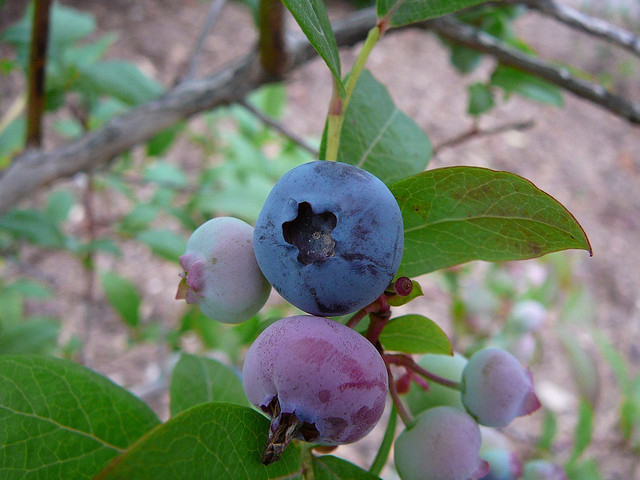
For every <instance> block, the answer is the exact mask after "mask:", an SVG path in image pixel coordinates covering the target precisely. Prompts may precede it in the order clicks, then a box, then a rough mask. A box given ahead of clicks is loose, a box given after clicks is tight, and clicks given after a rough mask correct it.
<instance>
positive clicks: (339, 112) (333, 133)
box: [325, 26, 380, 161]
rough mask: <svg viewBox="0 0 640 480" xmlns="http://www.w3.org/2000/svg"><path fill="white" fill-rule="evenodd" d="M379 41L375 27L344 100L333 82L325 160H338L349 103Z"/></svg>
mask: <svg viewBox="0 0 640 480" xmlns="http://www.w3.org/2000/svg"><path fill="white" fill-rule="evenodd" d="M378 40H380V27H378V26H375V27H373V28H372V29H371V30H369V34H368V35H367V38H366V40H365V41H364V44H363V45H362V50H360V53H359V54H358V58H356V61H355V63H354V64H353V67H352V68H351V72H349V76H348V77H347V81H346V84H345V96H344V98H343V99H341V98H340V96H339V94H338V87H337V84H336V80H335V79H334V81H333V94H332V96H331V102H330V103H329V113H328V114H327V151H326V155H325V157H326V158H325V160H330V161H336V160H338V147H339V145H340V133H341V132H342V124H343V122H344V114H345V112H346V111H347V107H348V106H349V101H350V100H351V96H352V95H353V91H354V90H355V88H356V84H357V83H358V79H359V78H360V74H361V73H362V70H363V69H364V66H365V64H366V63H367V58H369V54H370V53H371V50H373V47H374V46H375V45H376V43H378Z"/></svg>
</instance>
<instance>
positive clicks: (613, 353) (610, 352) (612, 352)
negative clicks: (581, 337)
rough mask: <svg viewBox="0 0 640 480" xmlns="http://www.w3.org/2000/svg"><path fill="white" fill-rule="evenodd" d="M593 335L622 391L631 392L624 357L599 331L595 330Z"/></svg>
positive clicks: (627, 393) (629, 378)
mask: <svg viewBox="0 0 640 480" xmlns="http://www.w3.org/2000/svg"><path fill="white" fill-rule="evenodd" d="M594 336H595V341H596V344H597V345H598V347H599V348H600V352H601V353H602V356H603V357H604V359H605V360H606V361H607V363H608V364H609V366H610V367H611V369H612V370H613V372H614V373H615V375H616V380H617V381H618V383H619V384H620V389H621V390H622V393H623V394H625V395H629V394H630V393H631V387H632V385H631V383H632V382H631V377H630V375H629V370H628V368H627V363H626V362H625V360H624V357H623V356H622V355H621V354H620V352H618V351H617V350H616V348H615V347H614V346H613V345H611V343H610V342H609V341H608V340H606V338H605V337H604V336H603V335H602V334H601V333H600V332H596V333H595V335H594Z"/></svg>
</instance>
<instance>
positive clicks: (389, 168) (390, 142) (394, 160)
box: [320, 70, 431, 183]
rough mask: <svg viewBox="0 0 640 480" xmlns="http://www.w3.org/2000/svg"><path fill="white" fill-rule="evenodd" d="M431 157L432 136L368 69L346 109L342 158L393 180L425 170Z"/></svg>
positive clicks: (385, 180) (341, 144)
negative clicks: (408, 114) (405, 112)
mask: <svg viewBox="0 0 640 480" xmlns="http://www.w3.org/2000/svg"><path fill="white" fill-rule="evenodd" d="M372 99H375V101H372ZM320 158H323V157H322V155H321V157H320ZM430 158H431V142H429V138H428V137H427V136H426V135H425V133H424V132H423V131H422V130H421V129H420V127H418V126H417V125H416V124H415V122H414V121H413V120H412V119H411V118H409V117H408V116H407V115H405V114H404V113H402V112H401V111H400V110H398V108H397V107H396V106H395V104H394V103H393V100H392V99H391V96H390V95H389V91H388V90H387V89H386V87H385V86H384V85H382V84H381V83H380V82H378V81H377V80H376V79H375V78H374V77H373V75H371V73H369V72H368V71H367V70H364V71H363V72H362V74H361V75H360V78H359V79H358V83H357V84H356V88H355V90H354V92H353V96H352V97H351V101H350V102H349V106H348V107H347V111H346V112H345V118H344V123H343V125H342V131H341V133H340V146H339V149H338V161H339V162H344V163H349V164H351V165H355V166H357V167H360V168H363V169H365V170H368V171H369V172H371V173H373V174H374V175H375V176H376V177H378V178H379V179H380V180H382V181H383V182H385V183H391V182H394V181H397V180H400V179H403V178H406V177H409V176H411V175H415V174H416V173H418V172H422V171H423V170H424V169H425V168H426V166H427V163H428V162H429V159H430Z"/></svg>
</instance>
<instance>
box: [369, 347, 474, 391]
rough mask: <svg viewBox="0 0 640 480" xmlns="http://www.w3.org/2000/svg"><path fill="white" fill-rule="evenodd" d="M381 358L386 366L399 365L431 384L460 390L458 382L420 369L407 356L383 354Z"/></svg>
mask: <svg viewBox="0 0 640 480" xmlns="http://www.w3.org/2000/svg"><path fill="white" fill-rule="evenodd" d="M382 358H383V359H384V361H385V362H386V363H388V364H392V365H401V366H403V367H407V368H409V369H411V370H413V371H414V372H416V373H417V374H418V375H421V376H423V377H424V378H426V379H427V380H431V381H432V382H436V383H439V384H440V385H444V386H445V387H449V388H453V389H455V390H460V388H461V386H460V383H459V382H454V381H453V380H449V379H447V378H444V377H441V376H440V375H436V374H435V373H433V372H430V371H429V370H427V369H425V368H422V367H421V366H420V365H418V364H417V363H416V362H415V361H414V360H413V359H412V358H411V357H409V356H408V355H404V354H400V353H385V354H384V355H383V356H382Z"/></svg>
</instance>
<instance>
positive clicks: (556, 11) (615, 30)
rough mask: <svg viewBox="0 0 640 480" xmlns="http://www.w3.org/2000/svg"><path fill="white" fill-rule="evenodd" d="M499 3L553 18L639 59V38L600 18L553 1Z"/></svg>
mask: <svg viewBox="0 0 640 480" xmlns="http://www.w3.org/2000/svg"><path fill="white" fill-rule="evenodd" d="M500 3H501V4H504V3H514V4H521V5H526V6H527V7H529V8H530V9H532V10H537V11H539V12H540V13H542V14H544V15H547V16H549V17H552V18H555V19H556V20H558V21H559V22H562V23H564V24H565V25H568V26H570V27H571V28H574V29H576V30H580V31H582V32H585V33H587V34H589V35H591V36H594V37H596V38H599V39H601V40H604V41H606V42H609V43H611V44H612V45H616V46H618V47H621V48H624V49H625V50H628V51H629V52H631V53H632V54H634V55H636V56H638V57H640V37H638V36H637V35H635V34H634V33H632V32H630V31H629V30H626V29H624V28H622V27H618V26H617V25H613V24H611V23H609V22H607V21H605V20H602V19H601V18H596V17H592V16H590V15H587V14H585V13H582V12H580V11H578V10H576V9H575V8H571V7H568V6H566V5H562V4H561V3H558V2H556V1H555V0H505V1H503V2H500Z"/></svg>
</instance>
